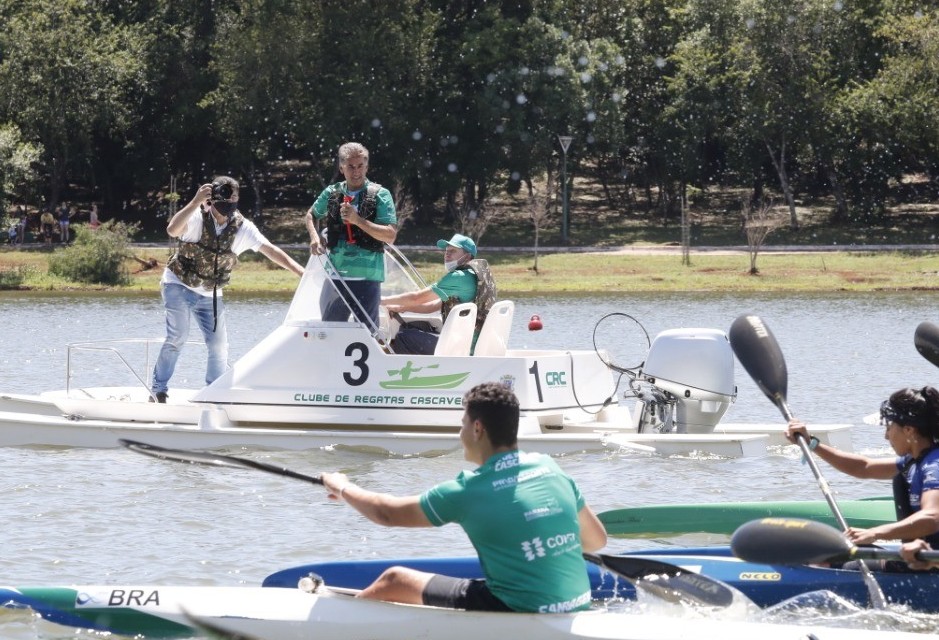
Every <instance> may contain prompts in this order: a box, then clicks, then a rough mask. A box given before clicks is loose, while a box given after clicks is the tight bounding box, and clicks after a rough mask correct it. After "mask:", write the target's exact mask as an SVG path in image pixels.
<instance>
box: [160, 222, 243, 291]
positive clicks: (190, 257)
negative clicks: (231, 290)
mask: <svg viewBox="0 0 939 640" xmlns="http://www.w3.org/2000/svg"><path fill="white" fill-rule="evenodd" d="M244 221H245V219H244V216H242V215H241V213H240V212H238V211H236V212H235V214H234V215H233V216H232V217H231V220H230V221H229V223H228V226H227V227H225V228H224V229H222V232H221V233H220V234H218V235H216V234H215V222H214V220H213V218H212V213H211V212H208V211H206V212H203V214H202V235H201V236H200V238H199V241H198V242H183V241H182V240H180V241H179V244H178V245H177V247H176V253H174V254H173V257H172V258H170V259H169V262H167V263H166V267H167V268H168V269H169V270H170V271H172V272H173V273H175V274H176V277H177V278H179V281H180V282H182V283H183V284H184V285H186V286H187V287H193V288H196V287H202V288H204V289H214V288H216V287H219V288H221V287H224V286H225V285H226V284H228V282H229V281H230V280H231V272H232V269H234V268H235V265H236V264H238V256H237V255H235V253H234V252H233V251H232V250H231V246H232V243H233V242H234V240H235V234H237V233H238V229H240V228H241V225H242V224H244Z"/></svg>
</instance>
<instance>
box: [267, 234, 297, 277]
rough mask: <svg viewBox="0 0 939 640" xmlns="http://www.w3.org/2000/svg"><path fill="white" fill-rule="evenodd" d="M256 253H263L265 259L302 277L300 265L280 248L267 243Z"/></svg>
mask: <svg viewBox="0 0 939 640" xmlns="http://www.w3.org/2000/svg"><path fill="white" fill-rule="evenodd" d="M258 251H260V252H261V253H263V254H264V257H266V258H267V259H268V260H270V261H271V262H273V263H274V264H276V265H278V266H280V267H283V268H284V269H286V270H287V271H292V272H293V273H295V274H297V275H298V276H302V275H303V267H301V266H300V263H299V262H297V261H296V260H294V259H293V258H291V257H290V256H289V255H287V253H286V252H285V251H284V250H283V249H281V248H280V247H277V246H274V245H272V244H271V243H269V242H268V243H265V244H262V245H261V248H260V249H258Z"/></svg>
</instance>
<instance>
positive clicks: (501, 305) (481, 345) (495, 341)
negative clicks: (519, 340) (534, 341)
mask: <svg viewBox="0 0 939 640" xmlns="http://www.w3.org/2000/svg"><path fill="white" fill-rule="evenodd" d="M514 316H515V303H514V302H512V301H511V300H500V301H499V302H496V303H495V304H493V305H492V307H490V308H489V315H487V316H486V321H485V322H484V323H483V328H482V329H480V331H479V339H478V340H476V348H475V349H473V355H475V356H504V355H505V352H506V350H507V349H508V347H509V334H510V333H511V332H512V318H513V317H514Z"/></svg>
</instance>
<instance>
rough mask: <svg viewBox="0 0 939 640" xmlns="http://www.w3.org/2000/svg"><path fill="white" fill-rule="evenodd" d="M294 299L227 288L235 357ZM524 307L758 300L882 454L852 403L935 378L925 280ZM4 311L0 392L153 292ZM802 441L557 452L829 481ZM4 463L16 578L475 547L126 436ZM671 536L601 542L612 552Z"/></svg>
mask: <svg viewBox="0 0 939 640" xmlns="http://www.w3.org/2000/svg"><path fill="white" fill-rule="evenodd" d="M287 305H288V300H286V299H280V298H271V299H264V298H255V299H244V298H240V297H237V296H230V297H229V300H228V312H229V314H230V315H229V330H230V333H231V343H232V353H231V355H232V358H233V359H234V358H237V357H238V356H240V355H241V354H243V353H244V352H245V351H247V349H248V348H249V347H250V346H252V345H253V344H254V343H256V342H257V341H258V340H259V339H261V338H262V337H263V336H264V335H266V334H267V333H268V332H269V331H270V330H271V329H272V328H273V327H275V326H276V325H277V324H278V323H280V321H281V320H282V318H283V316H284V313H285V312H286V309H287ZM516 305H517V306H516V313H515V325H514V328H513V334H512V338H511V340H510V344H511V346H513V347H516V348H523V347H524V348H542V347H551V348H565V347H570V348H588V349H589V348H592V344H593V342H592V341H593V330H594V326H595V325H596V323H597V321H598V320H599V319H600V318H601V317H603V316H604V315H606V314H608V313H611V312H623V313H627V314H629V315H631V316H632V317H634V318H636V319H637V320H639V321H640V322H641V323H642V325H643V326H644V328H645V330H646V331H647V332H648V333H649V334H650V336H653V337H654V335H655V334H656V333H658V332H659V331H662V330H665V329H670V328H677V327H713V328H719V329H723V330H725V331H726V330H727V329H729V327H730V325H731V323H732V322H733V320H734V319H735V318H736V317H737V316H738V315H740V314H742V313H748V312H752V313H757V314H759V315H761V316H762V317H763V319H764V320H765V321H766V323H767V324H768V325H769V327H770V328H771V329H772V331H773V333H774V334H775V335H776V338H777V339H778V341H779V343H780V345H781V347H782V350H783V352H784V354H785V356H786V361H787V365H788V370H789V404H790V406H791V408H792V410H793V411H794V412H795V413H796V415H798V416H800V417H802V418H803V419H805V420H806V421H808V422H809V423H811V422H813V421H814V422H837V423H842V422H850V423H854V424H856V425H858V426H857V428H856V429H855V431H854V435H853V438H854V446H855V449H856V450H858V451H862V452H865V453H871V454H884V455H887V454H888V453H889V449H888V447H887V446H886V443H885V441H884V440H883V431H882V429H881V428H880V427H875V426H866V425H863V424H862V422H861V421H862V418H863V417H864V416H865V415H868V414H870V413H872V412H874V411H876V410H877V408H878V406H879V404H880V402H881V401H882V400H883V399H884V398H885V397H886V396H887V395H889V393H891V392H892V391H894V390H896V389H897V388H899V387H903V386H922V385H924V384H935V383H936V382H937V378H939V372H937V370H936V367H934V366H933V365H931V364H930V363H929V362H927V361H926V360H924V359H923V358H922V357H921V356H920V355H919V354H918V353H917V352H916V350H915V349H914V347H913V332H914V330H915V328H916V325H917V324H918V323H919V322H921V321H924V320H929V321H934V322H936V321H937V318H936V316H937V315H939V313H937V310H936V296H935V294H933V293H928V292H925V293H877V294H863V295H855V294H838V295H825V296H769V295H766V296H748V297H741V296H733V295H723V294H699V295H676V294H672V295H668V296H660V295H654V294H615V295H608V296H602V297H598V296H579V297H570V298H564V299H560V298H554V297H552V298H544V297H527V298H519V299H516ZM533 314H538V315H539V316H540V317H541V320H542V322H543V324H544V329H543V330H542V331H538V332H530V331H528V329H527V325H528V319H529V317H530V316H531V315H533ZM0 318H2V319H3V320H2V321H3V325H4V331H3V332H2V337H0V391H6V392H19V393H33V392H37V391H40V390H45V389H50V388H61V387H63V386H64V384H65V355H66V350H65V348H64V346H65V344H66V343H67V342H74V341H82V340H98V339H108V338H126V337H155V338H156V337H160V336H162V333H163V319H162V305H161V303H160V301H159V299H158V297H156V296H145V297H114V296H104V295H76V296H68V297H63V296H54V295H48V296H46V295H43V294H30V295H22V294H16V293H4V294H2V295H0ZM611 327H612V325H611V323H610V321H604V323H602V324H601V329H600V330H599V331H598V340H599V342H598V346H600V347H602V348H606V349H608V350H609V351H610V352H611V354H612V356H613V360H614V362H617V363H618V364H623V365H631V364H636V363H637V362H638V359H637V358H641V355H642V354H643V353H644V350H645V345H644V343H642V342H641V341H640V340H639V338H640V336H641V333H640V332H638V331H637V330H636V327H635V326H630V325H629V323H626V324H625V325H623V327H622V329H623V330H622V332H621V333H619V332H617V333H614V332H613V331H610V330H609V329H610V328H611ZM193 337H196V336H195V335H194V336H193ZM637 354H639V355H638V356H637ZM204 366H205V355H204V351H203V350H202V349H201V347H193V348H190V349H189V350H188V351H187V352H185V353H184V354H183V356H182V358H181V360H180V367H179V370H178V372H177V375H176V377H175V378H174V384H177V385H183V386H199V384H200V381H201V379H202V376H203V373H204ZM736 379H737V384H738V399H737V402H736V404H735V405H734V406H733V407H732V408H731V409H730V411H729V412H728V414H727V416H726V417H725V419H726V420H728V421H733V422H776V421H781V417H780V416H779V413H778V411H777V409H776V408H775V407H774V406H773V405H772V404H771V403H770V402H769V401H768V400H767V399H766V398H765V397H764V396H763V395H762V394H761V393H760V391H759V390H758V389H757V388H756V386H755V385H754V384H753V383H752V381H750V379H749V378H748V377H747V375H746V372H745V371H744V370H743V368H742V367H740V366H739V365H738V367H737V372H736ZM245 455H248V456H251V457H255V458H257V459H262V460H267V461H272V462H276V463H277V464H281V465H284V466H287V467H290V468H292V469H295V470H297V471H300V472H304V473H310V474H315V473H318V472H321V471H331V470H342V471H345V472H346V473H348V474H349V475H350V476H351V477H352V478H353V479H355V480H356V481H357V482H358V483H360V484H361V485H363V486H365V487H368V488H371V489H375V490H382V491H388V492H392V493H398V494H412V493H418V492H420V491H422V490H423V489H425V488H426V487H428V486H429V485H431V484H433V483H436V482H438V481H441V480H444V479H447V478H450V477H452V476H454V475H455V474H456V473H457V472H458V471H459V470H460V469H462V468H463V467H464V464H465V463H464V462H463V461H462V459H461V457H460V456H459V455H458V454H456V453H454V454H450V455H447V456H442V457H435V458H410V459H401V458H386V457H381V456H376V455H371V454H365V453H357V452H354V451H309V452H266V453H259V452H246V453H245ZM798 458H799V456H798V452H797V450H796V449H795V448H794V447H786V448H781V449H778V450H774V451H771V452H770V455H768V456H766V457H761V458H754V459H737V460H727V459H700V458H693V457H682V458H661V457H650V456H645V455H642V454H635V453H627V452H623V453H612V452H607V453H585V454H577V455H569V456H564V457H563V458H561V459H560V463H561V465H562V466H563V467H564V468H565V470H567V471H568V472H569V473H570V474H571V475H572V476H573V477H574V478H575V479H576V480H577V482H578V483H579V485H580V486H581V488H582V490H583V492H584V494H585V496H586V497H587V500H588V502H589V503H590V504H591V505H592V506H593V508H594V509H595V510H596V511H598V512H601V511H606V510H609V509H614V508H618V507H624V506H639V505H647V504H657V503H666V502H670V503H676V502H677V503H682V502H693V501H694V502H698V501H700V502H710V501H735V500H748V501H749V500H759V499H767V500H777V499H790V500H795V499H821V498H822V496H821V492H820V490H819V489H818V487H817V486H816V484H815V480H814V478H813V477H812V474H811V472H810V470H809V468H808V467H807V466H805V465H802V464H800V463H799V460H798ZM0 468H2V469H3V473H2V476H0V493H2V499H0V540H2V547H0V548H2V553H0V583H4V584H8V585H17V586H27V585H40V584H42V585H54V584H61V585H65V584H76V583H79V584H95V583H111V584H117V583H123V584H132V583H137V584H188V585H229V586H230V585H256V584H259V583H260V582H261V580H262V579H263V578H264V577H265V576H266V575H268V574H269V573H272V572H273V571H275V570H278V569H282V568H285V567H288V566H291V565H295V564H300V563H305V562H310V561H314V560H325V559H337V558H368V557H401V556H418V555H421V556H450V555H468V554H471V553H472V548H471V547H470V545H469V543H468V542H467V541H466V539H465V537H464V535H463V533H462V531H461V530H460V529H459V528H457V527H455V526H448V527H443V528H441V529H419V530H411V529H388V528H382V527H379V526H377V525H374V524H371V523H370V522H368V521H366V520H365V519H364V518H362V517H361V516H359V515H358V514H357V513H356V512H354V511H353V510H352V509H348V508H346V507H344V506H341V505H336V504H330V503H327V501H326V499H325V496H324V494H323V492H322V490H321V489H318V488H316V487H311V486H309V485H306V484H304V483H300V482H297V481H293V480H290V479H286V478H278V477H276V476H272V475H268V474H264V473H252V472H249V471H240V470H231V469H215V468H204V467H190V466H184V465H174V464H170V463H163V462H159V461H154V460H151V459H148V458H144V457H141V456H137V455H134V454H132V453H129V452H127V451H124V450H85V449H54V448H7V449H0ZM821 468H822V472H823V473H824V474H825V475H826V477H827V479H828V481H829V482H830V484H831V486H832V490H833V491H834V492H835V494H836V496H837V497H839V498H842V499H848V498H856V497H863V496H871V495H884V494H888V493H889V492H890V488H889V486H888V485H887V483H883V482H874V481H859V480H854V479H852V478H849V477H847V476H843V475H840V474H838V473H837V472H835V471H834V470H832V469H831V468H830V467H827V466H825V465H824V464H822V467H821ZM711 541H712V540H711V539H709V538H701V537H698V538H694V539H692V540H691V541H690V542H691V543H694V544H698V543H706V542H711ZM713 541H715V542H719V541H721V539H719V538H718V539H715V540H713ZM680 542H684V543H689V540H682V541H680ZM675 543H676V542H675V541H649V540H644V541H627V540H611V543H610V545H609V547H608V550H609V551H614V552H615V551H620V550H628V549H636V548H640V547H649V546H654V545H659V544H675ZM937 597H939V596H937ZM937 620H939V618H937ZM934 628H935V629H939V623H937V624H936V626H935V627H934ZM50 634H53V635H54V633H53V632H51V631H50V628H49V627H48V626H45V625H42V624H39V625H37V624H35V623H34V622H31V621H26V622H24V621H23V620H22V617H21V616H18V617H15V618H10V617H9V616H6V617H5V614H0V637H4V638H7V637H9V638H16V639H20V638H36V637H50ZM55 637H63V635H62V634H61V633H59V634H58V635H56V636H55ZM64 637H71V636H69V635H65V636H64ZM76 637H79V636H76ZM80 637H87V636H80Z"/></svg>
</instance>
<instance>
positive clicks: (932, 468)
mask: <svg viewBox="0 0 939 640" xmlns="http://www.w3.org/2000/svg"><path fill="white" fill-rule="evenodd" d="M880 421H881V424H883V425H884V427H885V428H886V432H885V434H884V438H885V439H886V440H887V442H889V443H890V446H891V447H893V450H894V451H895V452H896V454H897V457H896V458H892V459H891V458H869V457H867V456H862V455H860V454H856V453H847V452H845V451H841V450H840V449H837V448H835V447H831V446H828V445H825V444H820V443H819V442H818V439H817V438H812V437H811V436H810V435H809V433H808V430H807V429H806V427H805V424H803V423H802V422H800V421H798V420H793V421H791V422H790V423H789V429H788V431H787V433H786V437H787V438H788V439H789V440H790V442H795V437H796V435H795V434H796V433H801V434H802V435H803V436H804V437H805V438H807V439H808V440H809V442H810V445H809V446H810V447H812V448H813V449H814V450H815V453H816V454H817V455H818V456H819V457H820V458H821V459H822V460H824V461H825V462H827V463H828V464H830V465H831V466H833V467H834V468H835V469H837V470H838V471H841V472H842V473H847V474H848V475H851V476H854V477H855V478H874V479H882V480H888V479H891V478H892V479H893V495H894V502H895V504H896V509H897V522H892V523H890V524H883V525H880V526H877V527H871V528H870V529H860V528H856V527H851V528H849V529H848V530H847V532H846V535H847V537H848V538H849V539H850V540H851V541H852V542H853V543H854V544H857V545H865V544H871V543H873V542H876V541H877V540H895V539H900V540H904V541H910V540H913V539H915V538H922V539H924V540H925V541H926V542H927V543H929V544H931V545H933V546H934V547H935V546H939V390H936V389H935V388H933V387H929V386H927V387H923V388H922V389H911V388H905V389H900V390H899V391H896V392H894V393H893V394H891V396H890V398H889V399H888V400H885V401H884V402H883V404H881V406H880ZM906 566H907V565H905V564H903V563H900V562H889V561H888V562H887V563H886V564H885V565H884V566H883V567H881V568H883V569H886V570H904V569H905V568H906Z"/></svg>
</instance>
